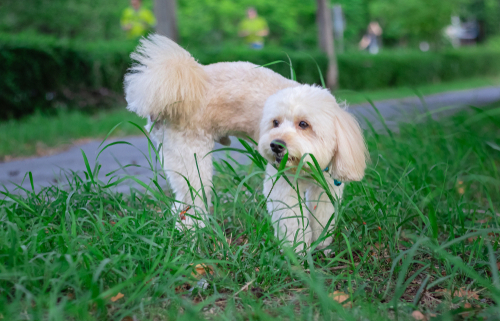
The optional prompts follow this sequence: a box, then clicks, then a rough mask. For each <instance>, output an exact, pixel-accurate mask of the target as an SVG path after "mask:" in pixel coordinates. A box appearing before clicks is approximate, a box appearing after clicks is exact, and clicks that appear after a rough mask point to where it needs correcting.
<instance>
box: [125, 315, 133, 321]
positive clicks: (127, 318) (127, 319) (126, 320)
mask: <svg viewBox="0 0 500 321" xmlns="http://www.w3.org/2000/svg"><path fill="white" fill-rule="evenodd" d="M122 321H134V318H132V317H129V316H126V317H124V318H123V319H122Z"/></svg>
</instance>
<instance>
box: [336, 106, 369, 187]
mask: <svg viewBox="0 0 500 321" xmlns="http://www.w3.org/2000/svg"><path fill="white" fill-rule="evenodd" d="M334 128H335V136H336V137H337V142H336V143H337V144H336V150H335V152H334V155H333V159H332V174H333V175H334V178H336V179H338V180H340V181H360V180H361V179H362V178H363V176H364V174H365V168H366V161H367V158H368V157H369V155H368V150H367V149H366V145H365V140H364V139H363V134H362V132H361V128H360V127H359V124H358V122H357V121H356V119H355V118H354V117H353V116H352V115H351V114H349V113H348V112H347V111H345V110H342V109H341V110H340V112H339V113H338V114H337V115H336V117H335V124H334Z"/></svg>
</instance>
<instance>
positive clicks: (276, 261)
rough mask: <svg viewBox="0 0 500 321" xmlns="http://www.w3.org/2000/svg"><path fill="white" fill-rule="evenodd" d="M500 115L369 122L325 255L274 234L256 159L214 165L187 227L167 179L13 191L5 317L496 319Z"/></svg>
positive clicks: (0, 246)
mask: <svg viewBox="0 0 500 321" xmlns="http://www.w3.org/2000/svg"><path fill="white" fill-rule="evenodd" d="M499 115H500V104H496V105H493V106H491V108H489V109H487V110H486V111H481V110H475V109H470V110H467V111H462V112H460V113H458V114H456V115H453V116H450V117H449V118H445V119H441V120H440V121H439V122H436V121H433V120H432V119H428V120H427V121H425V122H421V123H401V124H400V126H399V130H398V131H389V130H388V132H384V133H378V132H374V131H370V130H368V131H366V132H365V136H366V138H367V142H368V147H369V151H370V155H371V160H372V162H371V164H370V165H369V167H368V169H367V171H366V176H365V179H364V180H363V181H362V182H353V183H347V184H346V185H347V186H346V189H345V192H344V199H343V201H342V203H337V204H336V206H337V209H338V210H337V214H338V219H337V221H336V222H335V224H334V225H333V226H331V227H330V229H328V233H327V235H325V237H326V236H328V235H333V236H334V242H333V244H331V245H330V246H329V248H328V249H329V250H331V252H330V254H329V255H325V252H323V251H320V250H315V249H312V250H310V251H307V252H302V253H301V254H299V255H296V254H295V253H294V252H293V251H292V250H290V249H289V248H287V247H286V246H283V244H282V242H281V240H280V239H277V238H276V237H275V236H274V233H273V227H272V224H271V222H270V219H269V215H268V213H267V211H266V206H265V196H264V195H262V180H263V177H264V172H263V168H262V166H261V165H262V164H259V163H254V164H251V165H248V166H246V165H245V166H244V165H240V164H236V163H231V162H229V163H216V170H217V172H218V173H217V175H216V176H215V178H214V197H213V200H214V201H213V206H214V211H213V212H214V215H213V216H210V219H209V220H208V221H207V222H206V227H205V228H203V229H194V230H191V231H187V232H184V233H181V232H179V231H177V230H176V229H175V227H174V224H175V221H176V219H177V218H178V215H174V213H171V210H170V209H171V206H172V198H171V197H170V194H169V193H168V191H163V190H161V189H159V188H156V187H154V186H159V185H161V182H162V181H163V180H164V178H163V177H162V174H161V173H159V176H158V179H157V180H158V181H159V183H160V184H159V185H155V184H151V182H144V184H145V186H148V185H149V186H153V187H152V188H151V189H150V190H149V191H148V192H147V193H144V192H142V191H137V190H133V191H131V193H127V194H118V193H115V192H113V188H112V185H113V183H111V184H108V183H107V182H108V179H109V178H108V177H105V176H104V174H106V173H100V174H98V171H97V170H93V171H92V172H91V171H90V169H89V170H88V171H87V173H85V175H81V176H77V175H73V176H69V177H68V186H67V187H66V188H60V187H57V186H51V187H48V188H45V189H43V190H42V191H40V192H37V193H34V192H31V191H29V190H27V191H26V194H27V195H26V196H16V195H5V194H4V195H2V197H3V200H0V225H1V229H0V233H1V235H0V319H2V320H203V319H211V320H424V318H426V320H427V319H429V318H432V319H433V320H462V319H476V320H499V319H500V309H499V306H498V304H499V303H500V280H499V276H498V274H499V268H500V261H499V255H500V248H499V246H500V226H499V223H500V214H498V213H499V212H500V173H499V167H500V147H499V145H500V116H499ZM112 125H114V124H112ZM112 125H110V126H109V127H112ZM117 179H118V178H113V179H112V182H115V181H116V180H117ZM35 183H36V182H35ZM110 185H111V186H110ZM418 313H421V314H422V315H423V316H422V318H416V317H417V316H418Z"/></svg>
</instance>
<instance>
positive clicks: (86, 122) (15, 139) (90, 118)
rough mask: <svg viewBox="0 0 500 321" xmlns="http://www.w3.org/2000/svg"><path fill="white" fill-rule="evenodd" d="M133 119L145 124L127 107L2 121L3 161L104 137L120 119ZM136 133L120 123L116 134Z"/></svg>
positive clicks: (1, 151) (67, 112)
mask: <svg viewBox="0 0 500 321" xmlns="http://www.w3.org/2000/svg"><path fill="white" fill-rule="evenodd" d="M122 121H133V122H136V123H140V124H143V123H144V124H145V121H144V120H141V119H140V118H139V117H138V116H136V115H135V114H133V113H131V112H129V111H127V110H126V109H125V108H124V107H121V108H119V109H115V110H109V111H103V112H99V113H97V114H94V115H90V114H86V113H82V112H78V111H66V112H60V113H58V114H57V115H52V116H48V115H43V114H39V113H38V114H35V115H32V116H29V117H26V118H23V119H20V120H10V121H5V122H0V137H5V138H8V139H2V140H0V161H1V160H5V159H7V160H8V159H10V158H13V157H22V156H31V155H37V154H38V155H43V154H44V153H47V151H48V150H50V149H51V148H64V147H66V146H71V144H73V143H74V141H75V140H79V139H83V138H93V139H95V138H104V137H105V136H106V134H107V133H108V132H109V130H110V129H111V128H112V127H113V126H114V125H116V124H117V123H119V122H122ZM132 134H137V131H136V130H135V128H134V127H133V126H130V125H129V126H121V127H119V128H118V130H117V131H115V132H114V133H113V135H114V136H127V135H132Z"/></svg>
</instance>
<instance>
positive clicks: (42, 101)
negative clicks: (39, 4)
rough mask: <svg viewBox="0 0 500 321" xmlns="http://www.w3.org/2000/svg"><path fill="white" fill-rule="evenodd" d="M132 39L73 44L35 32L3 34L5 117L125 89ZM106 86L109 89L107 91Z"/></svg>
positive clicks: (0, 58) (0, 61) (0, 60)
mask: <svg viewBox="0 0 500 321" xmlns="http://www.w3.org/2000/svg"><path fill="white" fill-rule="evenodd" d="M133 48H134V44H133V43H130V42H116V43H113V42H108V43H73V42H66V41H60V40H56V39H53V38H50V37H42V36H34V35H16V36H11V35H0V74H1V75H2V77H1V79H0V104H1V105H2V108H1V109H0V118H7V117H18V116H22V115H25V114H29V113H31V112H32V111H34V110H35V109H50V108H53V107H55V106H58V105H64V104H67V103H68V102H69V101H74V100H75V98H78V96H81V97H80V98H81V99H80V102H79V104H80V105H81V106H85V105H86V102H85V101H93V102H94V101H95V100H96V97H94V96H96V95H97V96H103V97H104V98H106V96H112V94H110V91H109V90H111V91H114V92H120V91H121V86H122V85H121V82H122V78H123V72H124V71H125V70H126V68H127V66H128V65H129V64H130V61H129V58H128V55H129V52H130V51H132V49H133ZM102 88H106V90H102Z"/></svg>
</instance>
